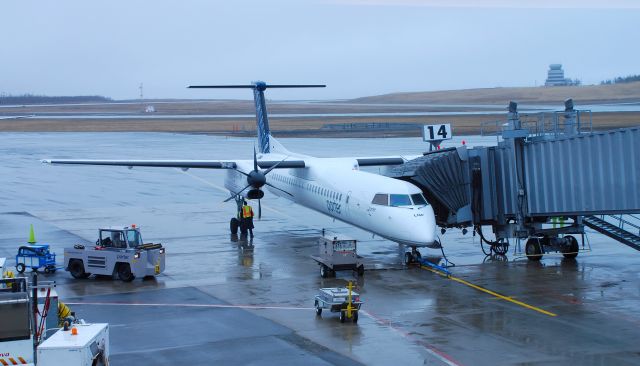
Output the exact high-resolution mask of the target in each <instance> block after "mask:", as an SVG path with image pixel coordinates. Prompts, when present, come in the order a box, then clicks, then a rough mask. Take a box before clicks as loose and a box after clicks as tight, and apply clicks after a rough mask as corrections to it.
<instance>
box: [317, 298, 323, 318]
mask: <svg viewBox="0 0 640 366" xmlns="http://www.w3.org/2000/svg"><path fill="white" fill-rule="evenodd" d="M315 306H316V315H317V316H320V315H322V308H321V307H320V306H319V305H318V302H317V301H316V304H315Z"/></svg>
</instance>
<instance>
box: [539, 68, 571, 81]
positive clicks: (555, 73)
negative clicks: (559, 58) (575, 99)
mask: <svg viewBox="0 0 640 366" xmlns="http://www.w3.org/2000/svg"><path fill="white" fill-rule="evenodd" d="M544 85H545V86H567V85H572V82H571V80H570V79H565V77H564V70H562V64H551V65H549V71H548V73H547V80H546V81H545V83H544Z"/></svg>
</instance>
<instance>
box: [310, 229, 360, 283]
mask: <svg viewBox="0 0 640 366" xmlns="http://www.w3.org/2000/svg"><path fill="white" fill-rule="evenodd" d="M356 248H357V243H356V240H355V239H351V238H348V237H346V236H337V235H331V234H324V230H323V235H322V236H321V237H320V238H318V255H312V256H311V258H312V259H313V260H315V261H316V262H318V264H319V265H320V276H321V277H322V278H327V277H333V276H335V275H336V271H348V270H351V271H356V272H357V273H358V276H363V275H364V264H362V263H361V262H360V259H361V258H362V257H360V256H358V254H357V251H356Z"/></svg>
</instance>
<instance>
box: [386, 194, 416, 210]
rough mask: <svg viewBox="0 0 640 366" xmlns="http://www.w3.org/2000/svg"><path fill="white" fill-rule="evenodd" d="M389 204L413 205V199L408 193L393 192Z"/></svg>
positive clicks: (396, 205) (397, 205) (395, 205)
mask: <svg viewBox="0 0 640 366" xmlns="http://www.w3.org/2000/svg"><path fill="white" fill-rule="evenodd" d="M390 197H391V200H390V204H389V206H394V207H399V206H411V205H412V203H411V199H410V198H409V195H408V194H392V195H390Z"/></svg>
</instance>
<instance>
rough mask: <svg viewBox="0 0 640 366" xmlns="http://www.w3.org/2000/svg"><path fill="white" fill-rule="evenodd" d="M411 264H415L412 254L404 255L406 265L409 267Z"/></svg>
mask: <svg viewBox="0 0 640 366" xmlns="http://www.w3.org/2000/svg"><path fill="white" fill-rule="evenodd" d="M411 263H413V256H412V255H411V253H409V252H406V253H404V265H405V266H408V265H410V264H411Z"/></svg>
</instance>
